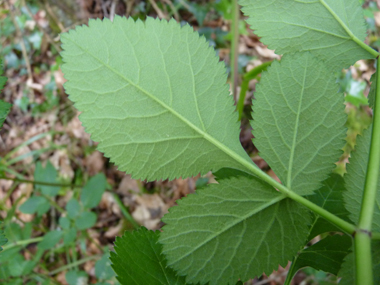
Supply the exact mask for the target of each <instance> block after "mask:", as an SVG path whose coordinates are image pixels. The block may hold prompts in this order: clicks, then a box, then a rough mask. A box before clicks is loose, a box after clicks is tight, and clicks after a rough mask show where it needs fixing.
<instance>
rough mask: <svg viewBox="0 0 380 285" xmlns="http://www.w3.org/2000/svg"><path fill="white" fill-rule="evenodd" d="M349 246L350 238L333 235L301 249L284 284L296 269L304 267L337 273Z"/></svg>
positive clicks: (291, 277) (287, 282)
mask: <svg viewBox="0 0 380 285" xmlns="http://www.w3.org/2000/svg"><path fill="white" fill-rule="evenodd" d="M351 246H352V239H351V238H350V237H349V236H347V235H343V236H340V235H334V236H327V237H326V238H324V239H322V240H321V241H319V242H317V243H315V244H313V245H312V246H310V247H308V248H306V249H303V250H302V251H301V252H300V253H299V254H298V255H297V256H296V257H295V259H294V260H293V263H292V265H291V267H290V270H289V272H288V275H287V277H286V281H285V284H286V285H288V284H290V282H291V280H292V279H293V277H294V275H295V274H296V273H297V271H298V270H300V269H301V268H304V267H312V268H314V269H316V270H323V271H325V272H330V273H332V274H334V275H337V274H338V272H339V270H340V268H341V265H342V262H343V259H344V258H345V257H346V255H347V254H348V253H349V250H350V248H351ZM285 284H284V285H285Z"/></svg>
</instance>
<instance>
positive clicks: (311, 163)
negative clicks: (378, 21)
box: [251, 53, 346, 195]
mask: <svg viewBox="0 0 380 285" xmlns="http://www.w3.org/2000/svg"><path fill="white" fill-rule="evenodd" d="M337 91H338V86H337V84H336V83H335V79H334V77H333V76H332V73H331V71H329V70H328V68H327V67H326V66H325V65H324V64H323V63H322V62H320V61H319V60H318V59H317V58H315V57H314V56H312V55H311V54H310V53H301V54H292V55H285V56H283V58H282V60H281V62H280V63H279V62H274V63H273V64H272V66H271V67H269V68H268V72H267V73H264V74H263V76H262V79H261V82H260V84H258V86H257V91H256V93H255V99H256V100H253V121H251V122H252V128H253V134H254V136H255V139H254V140H253V142H254V144H255V146H256V147H257V148H258V150H259V151H260V156H261V157H262V158H263V159H264V160H265V161H266V162H267V163H268V164H269V166H270V167H271V168H272V169H273V171H274V172H275V173H276V174H277V176H278V177H279V178H280V180H281V181H282V183H283V184H284V185H285V186H287V187H288V188H289V189H291V190H292V191H294V192H296V193H298V194H301V195H308V194H312V193H313V190H315V189H317V188H318V187H319V186H320V184H321V182H320V181H323V180H324V179H325V178H327V176H328V175H329V173H331V170H332V169H333V168H334V163H335V162H336V161H338V159H339V157H340V155H341V153H342V151H341V149H342V148H343V146H344V144H345V141H344V138H345V136H346V128H345V127H344V124H345V122H346V115H345V113H344V108H345V106H344V104H343V102H344V96H343V94H342V93H337Z"/></svg>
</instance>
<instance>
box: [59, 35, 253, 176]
mask: <svg viewBox="0 0 380 285" xmlns="http://www.w3.org/2000/svg"><path fill="white" fill-rule="evenodd" d="M65 38H66V39H67V40H68V41H70V42H71V43H73V44H74V45H76V46H77V47H78V48H80V49H81V50H82V51H83V52H84V53H87V54H88V55H90V56H91V57H93V58H94V59H95V60H97V61H98V62H99V63H100V64H102V65H103V66H105V67H107V68H108V69H109V70H110V71H112V72H113V73H115V74H116V75H118V76H119V77H120V78H122V79H123V80H125V81H126V82H127V83H128V84H130V85H131V86H133V87H135V88H136V89H138V90H140V91H141V92H142V93H144V94H145V95H146V96H148V97H149V98H150V99H152V100H153V101H155V102H157V103H158V104H160V105H161V106H162V107H163V108H165V109H166V110H168V111H169V112H170V113H172V114H173V115H174V116H176V117H177V118H178V119H179V120H181V121H183V122H184V123H185V124H187V125H188V126H189V127H190V128H192V129H193V130H194V131H196V132H197V133H199V134H200V135H201V136H202V137H203V138H204V139H206V140H207V141H209V142H210V143H211V144H213V145H215V146H216V147H217V148H219V149H220V150H221V151H223V152H224V153H226V154H227V155H228V156H230V157H231V158H232V159H234V160H236V161H237V162H239V163H240V164H242V165H243V166H245V167H246V168H248V169H250V170H252V169H253V170H256V169H254V168H255V165H253V163H252V161H248V160H246V159H245V158H244V157H242V156H240V155H239V154H237V153H236V152H235V151H233V150H231V149H230V148H229V147H227V146H226V145H224V144H223V143H221V142H220V141H218V140H217V139H215V138H214V137H212V136H211V135H209V134H208V133H206V132H205V131H203V130H201V129H200V128H198V127H197V126H195V125H194V124H193V123H192V122H190V121H189V120H188V119H186V118H185V117H183V116H182V115H181V114H179V113H178V112H177V111H175V110H174V109H173V108H171V107H170V106H168V105H167V104H165V103H164V102H162V101H161V100H159V99H158V98H156V97H155V96H154V95H152V94H151V93H149V92H148V91H146V90H145V89H143V88H141V87H140V86H139V85H137V84H135V83H134V82H132V81H131V80H129V79H128V78H126V77H125V76H123V75H122V74H121V73H120V72H118V71H117V70H116V69H114V68H112V67H111V66H110V65H108V64H106V63H104V62H103V61H101V60H100V59H99V58H98V57H96V56H95V55H93V54H92V53H91V52H89V51H88V50H86V49H84V48H82V47H81V46H80V45H78V44H77V43H76V42H75V41H72V40H71V39H70V38H69V37H65Z"/></svg>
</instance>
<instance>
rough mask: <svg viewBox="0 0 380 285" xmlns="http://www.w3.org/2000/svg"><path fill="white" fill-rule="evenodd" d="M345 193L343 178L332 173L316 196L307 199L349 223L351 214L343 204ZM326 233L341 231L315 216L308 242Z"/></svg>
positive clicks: (316, 192)
mask: <svg viewBox="0 0 380 285" xmlns="http://www.w3.org/2000/svg"><path fill="white" fill-rule="evenodd" d="M345 191H346V188H345V187H344V180H343V178H342V176H340V175H338V174H334V173H332V174H331V175H330V177H329V178H328V179H326V180H325V181H324V182H323V185H322V187H321V188H319V189H318V190H317V191H315V194H314V195H312V196H309V197H307V198H308V199H309V200H310V201H311V202H313V203H315V204H317V205H318V206H320V207H322V208H324V209H325V210H327V211H329V212H330V213H332V214H334V215H336V216H338V217H340V218H342V219H343V220H346V221H349V219H348V215H349V213H348V211H347V210H346V208H345V207H344V203H343V193H344V192H345ZM326 232H341V230H340V229H339V228H337V227H336V226H334V225H333V224H331V223H330V222H328V221H327V220H325V219H324V218H322V217H320V216H318V215H314V217H313V221H312V223H311V228H310V235H309V238H308V240H311V239H312V238H314V237H316V236H317V235H320V234H323V233H326Z"/></svg>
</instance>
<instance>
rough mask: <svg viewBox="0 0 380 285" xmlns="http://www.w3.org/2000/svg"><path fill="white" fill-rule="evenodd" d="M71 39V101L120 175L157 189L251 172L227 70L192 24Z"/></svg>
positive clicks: (131, 25) (115, 28)
mask: <svg viewBox="0 0 380 285" xmlns="http://www.w3.org/2000/svg"><path fill="white" fill-rule="evenodd" d="M61 40H62V43H63V49H64V52H63V53H62V55H63V60H64V62H65V63H64V65H63V66H62V70H63V72H64V75H65V78H66V79H67V80H68V82H66V83H65V89H66V92H67V93H68V94H70V97H69V98H70V99H71V100H72V101H73V102H74V103H75V107H76V108H77V109H78V110H79V111H81V112H82V114H81V115H80V120H81V121H82V123H83V125H84V126H85V128H86V131H87V132H88V133H90V134H91V135H92V137H91V138H92V139H93V140H94V141H98V142H99V146H98V149H99V150H100V151H102V152H104V154H105V156H107V157H110V159H111V161H112V162H114V163H115V164H116V165H117V166H118V168H119V170H122V171H126V172H127V173H130V174H132V177H133V178H140V179H147V180H149V181H153V180H157V179H166V178H169V179H174V178H177V177H180V176H182V177H188V176H194V175H197V174H198V173H202V174H204V173H206V172H208V171H210V170H217V169H219V168H221V167H232V168H240V169H242V166H241V164H240V163H237V162H236V160H235V158H233V157H237V156H240V157H243V160H246V161H248V162H250V163H251V160H250V158H249V157H248V155H247V154H246V153H245V151H244V149H243V148H242V146H241V144H240V142H239V124H238V122H237V114H236V113H234V106H233V99H232V97H231V96H229V91H228V86H227V85H226V71H225V67H224V64H223V63H221V62H219V58H218V57H217V56H216V54H215V51H214V49H213V48H211V47H209V44H208V43H207V42H206V40H205V39H204V38H203V37H202V38H200V37H199V35H198V33H196V32H194V31H193V29H192V28H190V27H189V26H188V25H185V26H184V27H181V26H180V24H178V23H176V22H175V21H174V20H171V21H169V22H167V21H160V20H154V19H152V18H149V17H148V18H147V20H146V22H145V23H143V22H142V21H140V20H138V21H137V22H135V21H134V20H133V19H131V18H129V19H126V18H121V17H115V19H114V21H113V22H111V21H109V20H108V19H104V20H103V21H101V20H99V19H98V20H90V21H89V27H87V26H81V27H77V28H76V29H75V30H71V31H70V32H68V33H66V34H62V35H61Z"/></svg>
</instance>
